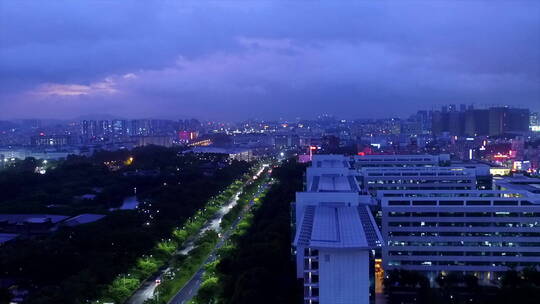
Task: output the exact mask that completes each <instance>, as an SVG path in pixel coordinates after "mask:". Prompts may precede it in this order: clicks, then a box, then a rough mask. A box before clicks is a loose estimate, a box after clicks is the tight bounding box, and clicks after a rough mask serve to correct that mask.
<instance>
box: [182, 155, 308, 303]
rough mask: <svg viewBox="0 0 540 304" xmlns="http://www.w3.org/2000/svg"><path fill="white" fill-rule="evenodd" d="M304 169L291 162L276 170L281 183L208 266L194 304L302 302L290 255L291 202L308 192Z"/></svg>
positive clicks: (247, 218) (265, 196) (239, 225)
mask: <svg viewBox="0 0 540 304" xmlns="http://www.w3.org/2000/svg"><path fill="white" fill-rule="evenodd" d="M304 169H305V168H304V166H303V165H300V164H297V163H296V162H294V161H288V162H285V163H283V164H282V165H281V166H280V167H278V168H275V169H274V170H273V172H272V177H273V178H274V179H275V181H276V182H275V183H274V184H273V185H272V187H271V188H270V189H269V190H268V192H267V193H266V194H265V195H264V196H263V197H261V198H260V200H259V201H258V202H257V203H256V204H255V205H254V207H253V208H252V211H253V212H252V213H247V214H246V216H245V217H244V219H243V220H242V221H241V222H240V223H239V224H238V226H237V227H236V229H235V232H234V234H233V236H231V238H230V241H229V242H228V243H227V244H226V245H225V246H223V247H222V248H221V249H220V250H219V252H218V257H219V258H218V260H216V261H215V262H213V263H210V264H208V265H206V267H205V269H206V271H205V274H204V277H203V282H202V284H201V288H200V289H199V291H198V293H197V295H196V296H195V298H194V299H193V300H192V301H191V303H192V304H209V303H220V304H229V303H231V304H232V303H234V304H244V303H245V304H247V303H258V304H259V303H260V304H266V303H268V304H270V303H272V304H275V303H283V304H287V303H291V304H292V303H299V301H301V295H302V289H301V287H300V286H299V285H298V282H297V281H296V279H295V272H294V263H293V261H292V257H291V251H290V244H291V219H290V203H291V202H292V201H294V195H295V192H296V191H299V190H301V189H302V180H303V179H302V174H303V172H304Z"/></svg>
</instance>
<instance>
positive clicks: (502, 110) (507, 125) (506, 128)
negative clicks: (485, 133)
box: [489, 107, 530, 136]
mask: <svg viewBox="0 0 540 304" xmlns="http://www.w3.org/2000/svg"><path fill="white" fill-rule="evenodd" d="M529 119H530V118H529V109H517V108H508V107H494V108H490V109H489V135H490V136H497V135H503V134H506V133H516V132H527V131H528V130H529Z"/></svg>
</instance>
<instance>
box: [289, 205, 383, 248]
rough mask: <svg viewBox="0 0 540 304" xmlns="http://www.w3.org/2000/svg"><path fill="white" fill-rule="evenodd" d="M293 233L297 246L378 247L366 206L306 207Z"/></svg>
mask: <svg viewBox="0 0 540 304" xmlns="http://www.w3.org/2000/svg"><path fill="white" fill-rule="evenodd" d="M297 231H298V232H297V235H296V238H295V245H297V246H298V245H301V246H306V247H311V248H350V249H370V248H374V247H378V246H381V244H382V237H381V235H380V232H379V230H378V228H377V225H376V224H375V221H374V220H373V217H372V216H371V214H370V212H369V210H368V209H367V207H366V206H358V207H349V206H345V205H344V204H340V203H336V204H335V205H332V204H327V203H326V204H321V205H319V206H308V207H307V208H306V212H305V213H304V218H303V220H302V224H301V226H300V227H299V229H298V230H297Z"/></svg>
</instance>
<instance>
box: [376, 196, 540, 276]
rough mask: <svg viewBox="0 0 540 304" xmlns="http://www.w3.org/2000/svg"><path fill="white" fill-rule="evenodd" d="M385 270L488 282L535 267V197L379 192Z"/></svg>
mask: <svg viewBox="0 0 540 304" xmlns="http://www.w3.org/2000/svg"><path fill="white" fill-rule="evenodd" d="M378 198H379V199H380V201H381V207H382V235H383V238H384V241H385V244H384V247H383V265H384V269H385V271H388V270H391V269H398V268H400V269H408V270H417V271H422V272H427V273H428V274H429V275H430V277H431V278H433V277H435V275H437V274H438V273H440V272H449V271H460V272H468V273H472V274H475V275H476V276H477V277H479V278H480V279H484V280H492V279H494V278H495V277H496V275H497V273H498V272H503V271H507V270H509V269H510V268H511V267H514V268H516V269H520V268H523V267H528V266H538V265H540V196H538V195H536V194H533V193H531V192H527V191H491V190H452V191H449V190H434V191H432V190H419V191H414V190H401V191H380V192H379V193H378Z"/></svg>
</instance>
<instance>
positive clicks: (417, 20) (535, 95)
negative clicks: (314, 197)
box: [0, 0, 540, 118]
mask: <svg viewBox="0 0 540 304" xmlns="http://www.w3.org/2000/svg"><path fill="white" fill-rule="evenodd" d="M539 16H540V4H538V3H537V2H535V1H530V2H519V1H504V2H503V1H500V2H499V1H474V2H472V1H447V2H446V1H406V2H403V1H395V2H382V1H380V2H379V1H376V2H375V1H370V2H349V1H333V2H329V3H320V2H317V3H311V2H307V1H289V2H281V1H277V2H276V1H273V2H265V1H259V2H248V1H231V2H229V1H212V2H210V1H197V2H181V4H180V3H176V2H165V1H163V2H162V1H159V2H158V1H156V2H151V1H54V2H51V1H48V2H43V1H24V2H23V1H6V0H0V90H1V91H0V107H2V108H3V111H2V114H0V116H2V117H4V118H6V117H12V116H34V115H43V116H55V115H56V116H64V117H67V116H76V115H79V114H81V113H88V112H91V113H98V112H99V113H110V114H117V115H122V116H148V115H152V116H167V117H174V116H175V115H196V116H201V117H203V118H204V117H212V118H219V117H223V118H240V117H247V116H250V117H261V118H262V117H294V116H309V115H316V114H318V113H321V112H331V113H334V114H337V115H344V116H347V117H351V118H352V117H369V116H386V115H399V116H403V115H406V114H409V113H410V112H412V111H414V110H416V109H419V108H431V107H432V106H433V105H439V104H442V103H448V102H452V103H476V104H492V103H505V104H511V105H523V106H531V107H534V108H538V104H539V103H540V17H539ZM29 109H31V110H30V111H29Z"/></svg>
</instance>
